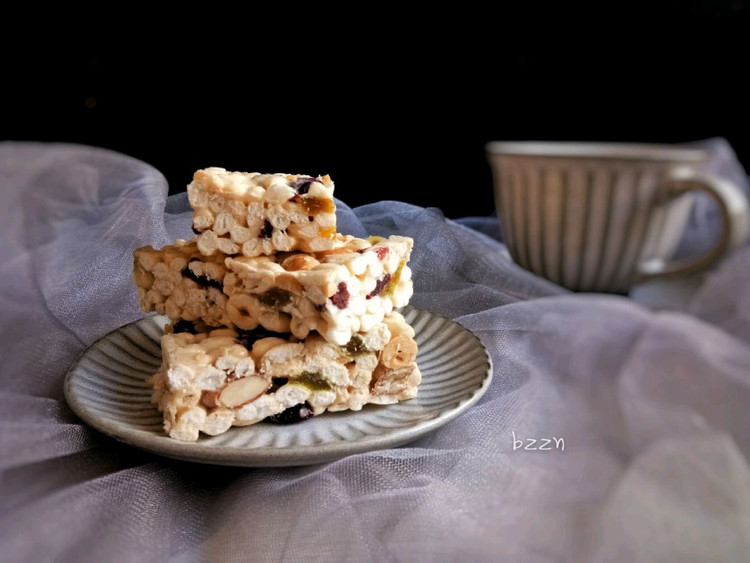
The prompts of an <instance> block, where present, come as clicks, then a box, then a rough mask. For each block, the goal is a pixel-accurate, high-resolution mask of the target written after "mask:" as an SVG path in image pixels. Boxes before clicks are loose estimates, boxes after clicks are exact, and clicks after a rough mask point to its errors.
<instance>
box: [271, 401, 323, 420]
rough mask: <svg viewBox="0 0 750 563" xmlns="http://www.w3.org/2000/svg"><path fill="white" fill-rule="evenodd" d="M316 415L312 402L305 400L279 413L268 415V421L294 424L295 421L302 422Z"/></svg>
mask: <svg viewBox="0 0 750 563" xmlns="http://www.w3.org/2000/svg"><path fill="white" fill-rule="evenodd" d="M313 415H314V413H313V410H312V407H311V406H310V403H308V402H304V403H300V404H299V405H294V406H293V407H289V408H288V409H285V410H283V411H281V412H280V413H279V414H274V415H271V416H268V417H266V419H265V420H266V421H267V422H273V423H275V424H294V423H295V422H301V421H303V420H307V419H308V418H311V417H312V416H313Z"/></svg>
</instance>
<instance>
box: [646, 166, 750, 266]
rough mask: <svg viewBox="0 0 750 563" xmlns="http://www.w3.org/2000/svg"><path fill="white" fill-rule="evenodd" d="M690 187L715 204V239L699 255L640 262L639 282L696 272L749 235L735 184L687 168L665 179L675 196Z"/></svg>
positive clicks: (748, 214)
mask: <svg viewBox="0 0 750 563" xmlns="http://www.w3.org/2000/svg"><path fill="white" fill-rule="evenodd" d="M692 190H699V191H702V192H705V193H707V194H708V195H709V196H711V197H712V198H713V200H714V201H715V202H716V204H717V205H718V207H719V212H720V213H721V218H722V227H721V233H720V234H719V237H718V240H717V241H716V243H715V244H714V246H713V247H712V248H711V249H710V250H708V251H707V252H705V253H703V254H701V255H699V256H695V257H690V258H680V259H676V260H666V261H657V262H647V263H643V264H640V265H639V276H638V277H639V281H645V280H649V279H653V278H657V277H663V276H669V275H675V274H691V273H695V272H698V271H700V270H703V269H705V268H708V267H709V266H711V265H712V264H714V263H715V262H717V261H718V260H719V259H720V258H722V257H723V256H724V255H725V254H726V253H728V252H730V251H732V250H734V249H735V248H737V247H739V246H742V245H743V244H745V242H747V240H748V234H750V208H749V207H748V199H747V197H746V196H745V194H744V193H743V191H742V190H741V189H740V188H739V187H738V186H737V185H736V184H734V183H733V182H731V181H729V180H727V179H725V178H721V177H719V176H716V175H713V174H706V173H702V172H698V171H697V170H694V169H692V168H688V167H680V168H676V169H674V170H673V171H672V173H671V177H670V179H669V185H668V193H669V196H670V197H677V196H679V195H682V194H684V193H685V192H688V191H692Z"/></svg>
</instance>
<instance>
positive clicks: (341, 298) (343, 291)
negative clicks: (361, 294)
mask: <svg viewBox="0 0 750 563" xmlns="http://www.w3.org/2000/svg"><path fill="white" fill-rule="evenodd" d="M337 289H338V291H337V292H336V293H334V294H333V295H332V296H331V303H333V304H334V305H336V307H338V308H339V309H346V307H347V305H349V290H348V289H347V288H346V282H339V285H338V287H337Z"/></svg>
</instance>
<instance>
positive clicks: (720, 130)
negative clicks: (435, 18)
mask: <svg viewBox="0 0 750 563" xmlns="http://www.w3.org/2000/svg"><path fill="white" fill-rule="evenodd" d="M683 5H684V6H688V7H689V10H688V9H687V8H686V9H685V12H684V13H683V14H682V20H683V23H685V22H686V23H689V25H690V27H689V31H686V32H684V33H678V34H676V35H677V37H678V39H676V40H674V41H670V42H668V43H667V44H666V45H667V46H666V47H660V48H658V49H647V48H640V49H637V50H636V49H635V48H636V47H639V45H638V38H639V34H640V31H641V30H640V29H638V28H637V27H633V28H632V29H631V30H630V32H629V35H628V38H629V40H630V41H629V42H628V43H626V42H622V43H620V44H618V45H615V46H607V47H604V46H602V45H600V44H598V43H596V42H593V40H592V42H591V43H585V42H584V44H583V46H582V47H581V48H580V49H579V51H578V52H572V53H571V52H570V50H568V49H566V50H564V52H563V51H561V50H559V49H558V48H557V45H553V46H545V48H544V49H543V53H544V54H539V52H540V50H539V49H538V48H536V47H538V46H537V45H533V44H531V42H530V44H529V45H527V46H532V47H535V49H533V50H530V51H535V52H536V53H537V54H533V53H532V54H527V55H517V54H513V53H509V52H508V49H507V47H506V46H503V45H500V44H496V43H495V41H494V39H493V36H491V35H488V33H487V28H486V27H483V28H478V29H473V28H471V29H467V28H464V31H463V33H458V32H456V31H455V30H450V33H449V32H448V31H447V30H446V28H442V30H441V31H440V32H439V33H437V32H435V33H432V32H431V31H430V30H423V31H422V33H421V34H420V35H419V36H418V37H417V36H414V35H413V34H412V35H408V34H407V35H405V34H404V33H399V32H398V30H396V31H394V30H390V33H383V34H381V35H378V36H377V40H378V41H377V43H375V42H369V43H368V44H367V45H366V46H365V47H362V43H364V42H358V43H353V44H352V45H357V47H350V44H349V43H347V42H346V41H347V39H349V40H351V39H354V38H356V35H357V32H356V30H355V31H352V32H350V35H348V36H347V37H341V36H340V35H337V34H336V33H332V34H331V36H330V37H327V38H326V40H325V42H323V43H324V44H325V45H327V47H326V48H324V49H310V50H309V52H308V49H307V45H312V44H315V40H314V38H311V39H310V40H309V41H308V42H307V43H304V42H300V41H299V38H297V43H296V47H295V49H294V50H293V51H292V52H291V53H290V54H289V55H284V54H283V52H282V51H280V50H279V49H278V48H277V46H275V45H274V44H273V42H265V43H264V42H262V41H256V42H255V43H252V42H251V41H250V39H248V43H246V44H243V45H242V46H241V48H238V47H237V46H236V45H232V46H226V47H225V46H223V44H222V42H221V41H213V42H211V48H208V47H207V43H206V41H205V37H204V38H201V37H188V36H186V37H185V38H184V40H183V41H180V42H175V43H174V44H173V45H172V46H171V47H170V48H168V49H159V50H149V49H136V48H132V49H130V48H129V49H126V50H123V49H122V48H118V49H114V48H111V47H110V46H107V45H109V44H108V43H106V42H100V41H97V42H83V43H81V44H80V46H79V47H68V46H65V45H64V44H57V45H56V46H55V48H53V49H47V50H44V51H41V52H40V54H34V52H33V51H29V52H26V51H24V52H23V54H22V55H19V54H17V53H18V52H16V54H14V55H12V56H7V53H6V65H5V69H4V76H5V78H6V80H5V84H4V85H3V88H2V96H3V97H4V102H3V104H2V108H3V110H2V111H3V119H2V122H1V123H0V138H4V139H13V140H40V141H69V142H78V143H86V144H92V145H97V146H103V147H106V148H111V149H114V150H117V151H121V152H124V153H127V154H129V155H132V156H134V157H137V158H139V159H142V160H144V161H146V162H148V163H150V164H152V165H153V166H154V167H156V168H158V169H159V170H161V171H162V172H163V173H164V175H165V176H166V178H167V180H168V182H169V185H170V191H171V192H172V193H176V192H179V191H182V190H184V189H185V186H186V184H187V183H188V182H189V181H190V178H191V175H192V173H193V171H194V170H196V169H198V168H202V167H205V166H223V167H225V168H229V169H235V170H245V171H261V172H290V173H304V174H330V175H331V177H332V178H333V180H334V181H335V183H336V195H337V196H338V197H339V198H340V199H342V200H343V201H345V202H346V203H348V204H349V205H351V206H358V205H363V204H366V203H369V202H373V201H377V200H382V199H397V200H401V201H407V202H412V203H414V204H417V205H421V206H437V207H440V208H441V209H443V211H444V212H445V214H446V215H447V216H449V217H460V216H465V215H487V214H491V213H492V212H493V201H492V187H491V177H490V171H489V168H488V165H487V163H486V160H485V156H484V150H483V149H484V144H485V143H486V142H487V141H490V140H519V139H553V140H554V139H559V140H617V141H652V142H684V141H693V140H699V139H704V138H708V137H714V136H721V137H725V138H727V139H728V140H729V142H730V143H731V144H732V145H733V147H734V148H735V150H736V151H737V153H738V156H739V157H740V159H741V161H742V163H743V164H744V165H745V167H746V169H750V134H749V133H748V112H747V107H748V102H747V100H748V90H747V86H746V85H745V82H744V80H745V77H746V75H747V70H748V60H749V58H748V47H747V41H746V39H747V33H746V32H747V18H748V15H747V14H748V9H747V7H746V5H745V3H744V2H743V1H742V0H736V1H733V2H713V3H712V2H686V3H684V4H683ZM448 19H450V18H448ZM667 21H669V23H670V24H674V23H675V22H674V20H673V19H669V20H668V19H667V18H663V19H662V20H660V22H654V21H653V20H652V21H651V22H650V23H651V24H652V27H651V30H652V31H654V29H655V30H656V31H657V34H658V31H659V27H660V25H664V26H665V27H664V29H667V28H666V25H667ZM628 25H631V26H632V23H630V24H628ZM334 29H335V28H334ZM400 31H401V32H403V31H404V30H403V29H401V30H400ZM368 37H369V38H373V37H374V36H372V35H370V36H368ZM137 39H138V41H139V44H141V45H144V44H147V43H148V37H145V38H144V37H138V38H137ZM578 39H580V37H579V38H578ZM318 43H320V41H319V40H318ZM270 54H273V55H274V57H273V58H271V57H270V56H269V55H270Z"/></svg>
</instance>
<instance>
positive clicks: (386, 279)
mask: <svg viewBox="0 0 750 563" xmlns="http://www.w3.org/2000/svg"><path fill="white" fill-rule="evenodd" d="M389 283H391V274H386V275H384V276H383V277H382V278H380V279H379V280H378V281H377V282H375V289H373V290H372V291H371V292H370V293H369V294H368V295H367V297H366V299H370V297H375V296H376V295H378V294H379V293H380V292H381V291H383V290H384V289H385V288H386V286H387V285H388V284H389Z"/></svg>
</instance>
